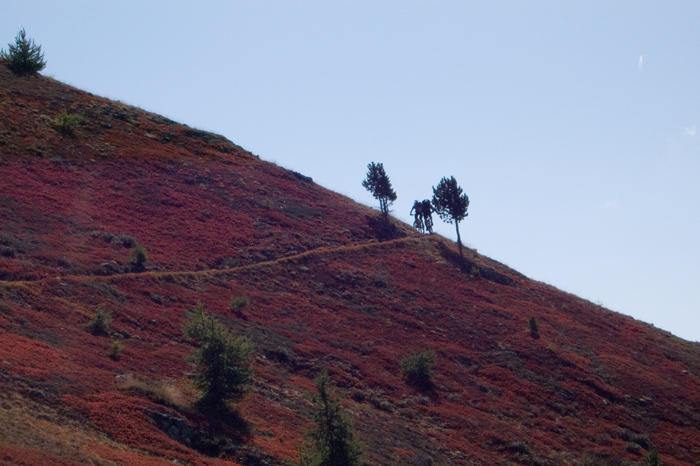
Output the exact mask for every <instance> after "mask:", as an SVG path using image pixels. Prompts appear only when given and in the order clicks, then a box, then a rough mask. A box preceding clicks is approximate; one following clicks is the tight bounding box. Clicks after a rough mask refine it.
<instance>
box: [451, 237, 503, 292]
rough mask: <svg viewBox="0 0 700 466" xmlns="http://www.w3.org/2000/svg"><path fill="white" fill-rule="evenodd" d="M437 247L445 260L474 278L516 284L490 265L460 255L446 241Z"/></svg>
mask: <svg viewBox="0 0 700 466" xmlns="http://www.w3.org/2000/svg"><path fill="white" fill-rule="evenodd" d="M437 247H438V250H439V251H440V254H441V255H442V257H444V258H445V260H447V261H448V262H450V263H451V264H452V265H454V266H456V267H457V268H459V270H460V272H462V273H464V274H467V275H470V276H471V277H473V278H484V279H486V280H489V281H492V282H495V283H499V284H501V285H506V286H515V282H514V281H513V280H511V279H510V278H508V277H506V276H505V275H503V274H501V273H498V272H496V271H495V270H494V269H492V268H490V267H479V266H478V265H477V264H475V263H474V262H472V261H470V260H469V259H467V258H466V257H463V256H460V255H459V253H458V252H456V251H454V250H453V249H451V248H450V247H449V246H448V245H447V244H445V243H444V242H439V243H438V245H437ZM465 249H466V248H465Z"/></svg>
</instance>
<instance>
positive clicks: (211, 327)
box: [183, 304, 253, 409]
mask: <svg viewBox="0 0 700 466" xmlns="http://www.w3.org/2000/svg"><path fill="white" fill-rule="evenodd" d="M183 332H184V334H185V336H187V337H188V338H191V339H192V340H194V341H196V342H197V343H198V344H199V348H198V349H197V350H195V351H194V353H193V354H192V355H191V360H192V361H193V362H194V363H195V364H196V365H197V367H198V372H197V376H196V377H195V381H194V384H195V386H196V387H197V388H198V389H200V390H202V396H201V398H200V405H201V406H202V407H203V408H207V409H220V408H224V409H225V408H226V404H227V403H228V402H229V401H238V400H240V399H242V398H243V396H244V395H245V393H246V391H247V388H248V387H247V386H248V384H249V383H250V382H251V380H252V378H253V371H252V369H251V368H250V356H251V355H252V353H253V344H252V342H251V341H250V339H249V338H247V337H234V336H233V335H231V333H230V332H229V330H228V329H227V328H226V327H225V326H224V325H223V324H222V323H221V322H219V321H218V319H217V318H216V317H214V316H212V315H209V314H208V313H207V312H206V311H205V310H204V307H203V306H202V305H201V304H200V305H198V306H197V308H195V309H193V310H192V311H190V312H189V313H188V316H187V322H185V324H184V326H183Z"/></svg>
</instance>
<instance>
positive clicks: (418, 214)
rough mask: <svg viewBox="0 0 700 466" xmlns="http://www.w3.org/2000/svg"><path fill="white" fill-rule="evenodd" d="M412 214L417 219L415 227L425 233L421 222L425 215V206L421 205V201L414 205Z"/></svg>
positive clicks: (414, 222) (414, 223)
mask: <svg viewBox="0 0 700 466" xmlns="http://www.w3.org/2000/svg"><path fill="white" fill-rule="evenodd" d="M414 212H415V214H414ZM410 214H413V215H414V218H415V220H414V221H413V226H414V227H416V228H417V229H418V230H420V232H421V233H423V221H422V220H421V216H422V215H423V204H421V202H420V201H415V202H414V203H413V208H412V209H411V212H410Z"/></svg>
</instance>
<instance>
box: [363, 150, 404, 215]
mask: <svg viewBox="0 0 700 466" xmlns="http://www.w3.org/2000/svg"><path fill="white" fill-rule="evenodd" d="M362 186H363V187H364V188H365V189H366V190H367V191H369V192H371V193H372V196H374V198H375V199H379V209H380V210H381V212H382V214H383V215H384V216H385V217H386V216H387V215H389V206H390V205H391V204H392V203H393V202H394V201H395V200H396V193H395V192H394V189H393V188H392V187H391V181H389V177H388V176H387V175H386V172H385V171H384V165H382V164H381V163H374V162H372V163H370V164H369V165H367V178H365V180H364V181H363V182H362Z"/></svg>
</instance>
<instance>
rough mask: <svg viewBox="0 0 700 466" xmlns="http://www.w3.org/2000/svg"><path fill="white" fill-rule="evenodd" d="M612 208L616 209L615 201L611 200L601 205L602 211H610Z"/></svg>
mask: <svg viewBox="0 0 700 466" xmlns="http://www.w3.org/2000/svg"><path fill="white" fill-rule="evenodd" d="M614 207H617V199H611V200H609V201H607V202H605V204H603V208H604V209H612V208H614Z"/></svg>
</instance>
